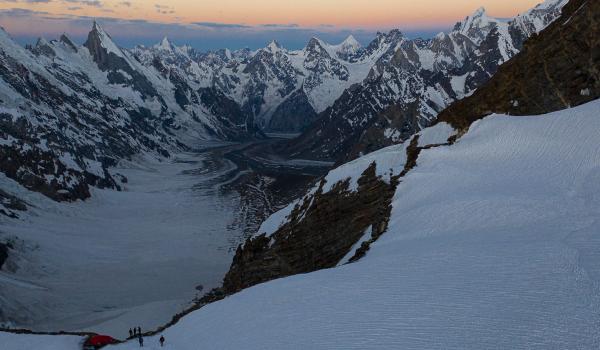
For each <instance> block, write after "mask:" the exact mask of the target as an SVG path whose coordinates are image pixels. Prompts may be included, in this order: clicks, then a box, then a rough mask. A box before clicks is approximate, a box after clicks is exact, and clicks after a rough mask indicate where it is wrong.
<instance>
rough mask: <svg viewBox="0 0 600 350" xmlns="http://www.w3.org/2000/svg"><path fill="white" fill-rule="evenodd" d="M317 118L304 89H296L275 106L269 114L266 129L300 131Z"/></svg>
mask: <svg viewBox="0 0 600 350" xmlns="http://www.w3.org/2000/svg"><path fill="white" fill-rule="evenodd" d="M316 118H317V112H315V109H314V108H313V107H312V106H311V104H310V102H309V101H308V97H307V96H306V93H305V92H304V89H300V90H297V91H296V92H294V93H293V94H292V95H290V97H288V98H287V99H286V100H285V101H284V102H283V103H282V104H280V105H279V107H277V109H276V110H275V113H273V115H272V116H271V120H270V122H269V127H268V128H267V130H268V131H275V132H292V133H294V132H301V131H303V130H304V129H306V128H307V127H308V126H309V125H310V124H311V123H312V122H314V121H315V120H316Z"/></svg>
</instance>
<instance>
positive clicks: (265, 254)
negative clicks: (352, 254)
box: [223, 164, 396, 294]
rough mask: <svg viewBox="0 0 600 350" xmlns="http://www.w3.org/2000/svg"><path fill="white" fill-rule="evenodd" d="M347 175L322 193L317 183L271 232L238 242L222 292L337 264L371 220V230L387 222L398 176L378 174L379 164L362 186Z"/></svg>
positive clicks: (377, 230) (375, 232)
mask: <svg viewBox="0 0 600 350" xmlns="http://www.w3.org/2000/svg"><path fill="white" fill-rule="evenodd" d="M348 185H349V183H348V181H345V182H340V183H337V184H335V185H334V187H333V189H332V190H331V191H329V192H327V193H323V192H322V189H323V186H324V182H323V181H322V182H321V184H320V187H319V189H318V190H317V191H316V192H315V193H314V194H313V195H311V196H312V197H311V198H305V200H304V201H303V202H302V204H301V205H299V206H297V207H296V208H294V210H293V211H292V213H291V215H290V216H289V221H288V222H287V223H286V224H285V225H284V226H282V227H281V228H280V229H279V230H277V231H276V232H275V233H274V234H273V236H272V237H265V235H262V236H258V237H255V238H252V239H249V240H248V241H246V243H245V244H244V245H243V247H239V248H238V250H237V252H236V255H235V257H234V259H233V263H232V265H231V268H230V270H229V272H228V273H227V275H226V276H225V279H224V282H223V292H224V293H226V294H230V293H235V292H237V291H239V290H241V289H244V288H247V287H250V286H252V285H255V284H258V283H262V282H265V281H269V280H272V279H275V278H280V277H285V276H289V275H293V274H298V273H305V272H311V271H315V270H319V269H323V268H328V267H333V266H335V265H336V264H337V263H338V262H339V261H340V260H341V259H342V258H343V257H344V256H345V255H346V254H347V253H348V252H349V251H350V249H351V248H352V246H353V245H354V244H355V243H356V242H357V241H358V240H359V239H360V237H361V236H362V235H363V234H364V232H365V230H366V229H367V228H368V227H370V226H372V227H373V235H374V236H375V235H380V234H381V233H382V232H384V231H385V229H386V228H387V220H388V218H389V215H390V210H391V207H390V203H391V199H392V196H393V194H394V190H395V187H396V182H393V183H392V184H388V183H386V182H384V181H383V180H381V179H380V178H378V177H376V176H375V164H372V165H371V166H370V167H369V168H368V169H367V170H365V172H364V173H363V174H362V176H361V178H360V179H359V181H358V190H357V191H356V192H352V191H349V189H348Z"/></svg>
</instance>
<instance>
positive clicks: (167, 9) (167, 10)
mask: <svg viewBox="0 0 600 350" xmlns="http://www.w3.org/2000/svg"><path fill="white" fill-rule="evenodd" d="M154 8H155V9H156V12H158V13H160V14H163V15H170V14H174V13H175V8H174V7H171V6H168V5H160V4H155V5H154Z"/></svg>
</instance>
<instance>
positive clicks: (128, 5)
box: [119, 1, 131, 7]
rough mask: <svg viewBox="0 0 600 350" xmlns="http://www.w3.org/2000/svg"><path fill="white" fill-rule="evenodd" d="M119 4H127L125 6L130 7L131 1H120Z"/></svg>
mask: <svg viewBox="0 0 600 350" xmlns="http://www.w3.org/2000/svg"><path fill="white" fill-rule="evenodd" d="M119 5H120V6H127V7H131V1H121V2H120V3H119Z"/></svg>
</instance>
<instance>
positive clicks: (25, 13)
mask: <svg viewBox="0 0 600 350" xmlns="http://www.w3.org/2000/svg"><path fill="white" fill-rule="evenodd" d="M49 14H50V13H48V12H45V11H34V10H29V9H21V8H12V9H1V10H0V16H8V17H10V16H12V17H37V16H42V15H49Z"/></svg>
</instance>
